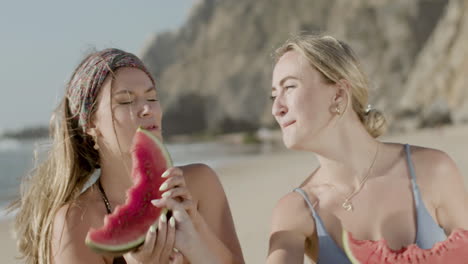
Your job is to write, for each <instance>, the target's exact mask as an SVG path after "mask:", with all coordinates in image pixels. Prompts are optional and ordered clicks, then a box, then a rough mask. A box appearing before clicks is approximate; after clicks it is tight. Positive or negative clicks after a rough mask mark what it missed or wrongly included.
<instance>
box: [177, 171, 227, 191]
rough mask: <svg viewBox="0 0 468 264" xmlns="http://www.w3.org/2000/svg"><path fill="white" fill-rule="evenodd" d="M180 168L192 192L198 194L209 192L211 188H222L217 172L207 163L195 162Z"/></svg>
mask: <svg viewBox="0 0 468 264" xmlns="http://www.w3.org/2000/svg"><path fill="white" fill-rule="evenodd" d="M180 169H182V171H183V172H184V178H185V182H186V183H187V187H188V188H189V189H190V191H191V192H195V193H194V194H195V195H196V196H197V193H200V192H203V193H206V192H209V190H217V189H219V188H221V189H222V186H221V182H220V181H219V178H218V175H217V174H216V172H215V171H214V170H213V169H212V168H211V167H209V166H208V165H206V164H202V163H194V164H189V165H185V166H181V167H180Z"/></svg>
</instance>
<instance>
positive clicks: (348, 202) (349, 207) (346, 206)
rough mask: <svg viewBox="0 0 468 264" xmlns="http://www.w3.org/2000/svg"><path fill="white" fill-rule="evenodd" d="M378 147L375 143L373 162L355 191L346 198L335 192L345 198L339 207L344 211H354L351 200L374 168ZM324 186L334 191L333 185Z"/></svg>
mask: <svg viewBox="0 0 468 264" xmlns="http://www.w3.org/2000/svg"><path fill="white" fill-rule="evenodd" d="M379 147H380V143H377V150H376V151H375V155H374V160H373V161H372V163H371V165H370V167H369V169H368V170H367V174H366V176H364V178H362V180H361V181H360V182H359V186H358V188H356V190H354V191H353V192H351V193H350V194H348V195H347V196H344V195H343V194H341V193H340V192H339V191H337V192H338V193H340V194H341V195H342V196H343V197H344V198H345V200H344V202H343V203H342V204H341V207H343V209H345V210H346V211H352V210H353V209H354V208H353V204H352V203H351V199H352V198H353V197H354V196H356V195H357V194H358V193H359V192H360V191H361V190H362V187H364V183H366V181H367V179H368V178H369V176H370V175H371V172H372V168H373V167H374V164H375V161H376V160H377V155H378V154H379ZM325 185H328V186H331V187H332V188H333V189H335V190H336V187H335V186H334V185H333V184H329V183H328V184H325Z"/></svg>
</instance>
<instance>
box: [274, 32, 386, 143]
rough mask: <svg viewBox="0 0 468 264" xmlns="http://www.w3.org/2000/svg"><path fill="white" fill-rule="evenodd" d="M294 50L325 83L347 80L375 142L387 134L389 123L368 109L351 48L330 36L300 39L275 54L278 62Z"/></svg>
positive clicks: (353, 102) (354, 103)
mask: <svg viewBox="0 0 468 264" xmlns="http://www.w3.org/2000/svg"><path fill="white" fill-rule="evenodd" d="M292 50H294V51H297V52H299V53H300V54H301V55H303V56H304V57H305V58H306V59H307V60H308V61H309V63H310V65H311V66H312V67H314V68H315V69H316V70H318V71H319V72H320V73H321V74H322V76H323V78H324V80H325V81H326V82H328V83H337V82H339V81H340V80H343V79H344V80H346V81H347V82H348V83H349V85H350V86H351V98H349V97H348V98H349V101H350V103H351V105H352V109H353V110H354V112H355V113H356V114H357V115H358V117H359V120H361V123H362V124H363V125H364V127H365V128H366V130H367V132H369V134H370V135H371V136H373V137H375V138H376V137H378V136H380V135H382V134H383V133H384V132H385V130H386V126H387V123H386V121H385V117H384V116H383V114H382V113H381V112H380V111H378V110H376V109H368V99H369V93H368V90H369V84H368V81H367V78H366V75H365V74H364V72H363V71H362V69H361V66H360V64H359V62H358V59H357V57H356V55H355V54H354V52H353V50H352V49H351V47H350V46H349V45H347V44H346V43H344V42H342V41H339V40H337V39H335V38H333V37H331V36H320V35H298V36H296V37H293V38H291V39H289V40H287V41H286V43H284V44H283V45H282V46H281V47H279V48H278V49H277V50H276V51H275V59H276V62H277V61H278V60H279V59H280V58H281V56H283V55H284V54H285V53H287V52H288V51H292ZM348 103H349V102H348Z"/></svg>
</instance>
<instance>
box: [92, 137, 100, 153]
mask: <svg viewBox="0 0 468 264" xmlns="http://www.w3.org/2000/svg"><path fill="white" fill-rule="evenodd" d="M93 141H94V146H93V148H94V149H95V150H99V145H98V142H97V136H96V135H93Z"/></svg>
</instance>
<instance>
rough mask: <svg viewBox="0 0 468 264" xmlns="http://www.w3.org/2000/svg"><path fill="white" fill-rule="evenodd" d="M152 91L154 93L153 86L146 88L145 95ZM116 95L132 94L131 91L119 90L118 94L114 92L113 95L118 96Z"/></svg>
mask: <svg viewBox="0 0 468 264" xmlns="http://www.w3.org/2000/svg"><path fill="white" fill-rule="evenodd" d="M152 91H155V92H156V89H155V87H154V86H151V87H150V88H148V89H147V90H146V91H145V94H147V93H149V92H152ZM118 94H133V92H132V91H130V90H120V91H118V92H115V93H114V94H113V95H118Z"/></svg>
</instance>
